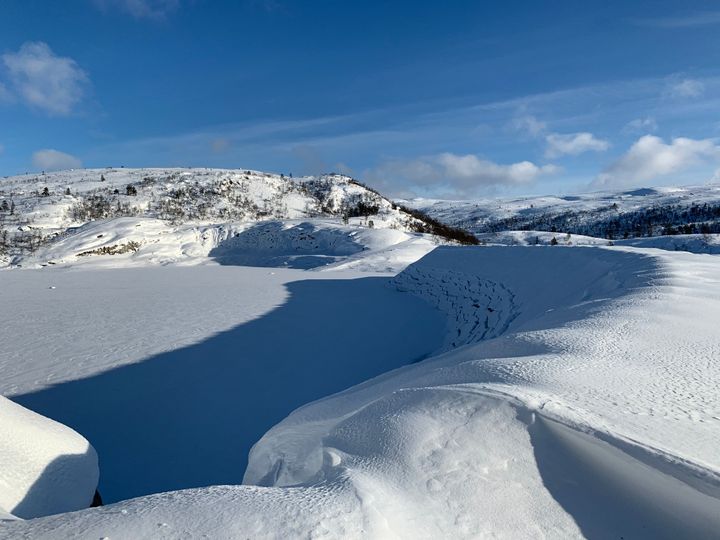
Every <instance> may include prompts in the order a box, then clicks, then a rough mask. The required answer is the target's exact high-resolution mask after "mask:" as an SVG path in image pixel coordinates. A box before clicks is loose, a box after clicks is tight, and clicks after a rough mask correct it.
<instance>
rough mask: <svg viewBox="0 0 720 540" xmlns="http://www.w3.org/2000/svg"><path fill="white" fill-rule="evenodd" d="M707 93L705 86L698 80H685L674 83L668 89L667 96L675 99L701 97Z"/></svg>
mask: <svg viewBox="0 0 720 540" xmlns="http://www.w3.org/2000/svg"><path fill="white" fill-rule="evenodd" d="M703 92H705V85H704V84H703V83H702V82H701V81H698V80H696V79H683V80H681V81H675V82H672V83H671V84H670V85H669V87H668V88H667V91H666V94H667V95H669V96H670V97H674V98H693V97H699V96H701V95H702V94H703Z"/></svg>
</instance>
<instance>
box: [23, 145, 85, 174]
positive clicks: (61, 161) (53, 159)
mask: <svg viewBox="0 0 720 540" xmlns="http://www.w3.org/2000/svg"><path fill="white" fill-rule="evenodd" d="M32 163H33V167H34V168H36V169H39V170H42V171H59V170H63V169H77V168H79V167H82V162H81V161H80V160H79V159H78V158H76V157H75V156H71V155H70V154H66V153H65V152H60V151H59V150H53V149H50V148H47V149H45V150H38V151H37V152H35V153H34V154H33V156H32Z"/></svg>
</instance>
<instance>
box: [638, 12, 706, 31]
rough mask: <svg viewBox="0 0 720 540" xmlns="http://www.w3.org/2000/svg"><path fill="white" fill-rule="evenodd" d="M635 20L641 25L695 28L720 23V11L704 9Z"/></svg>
mask: <svg viewBox="0 0 720 540" xmlns="http://www.w3.org/2000/svg"><path fill="white" fill-rule="evenodd" d="M633 22H635V24H638V25H641V26H650V27H655V28H693V27H696V26H709V25H713V24H720V11H703V12H696V13H688V14H684V15H675V16H670V17H655V18H648V19H637V20H635V21H633Z"/></svg>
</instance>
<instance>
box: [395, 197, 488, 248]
mask: <svg viewBox="0 0 720 540" xmlns="http://www.w3.org/2000/svg"><path fill="white" fill-rule="evenodd" d="M395 207H396V208H398V209H399V210H401V211H402V212H405V213H406V214H410V215H411V216H412V217H414V218H415V221H412V222H411V223H409V226H410V228H411V229H412V230H414V231H415V232H419V233H427V234H434V235H435V236H440V237H441V238H445V239H447V240H452V241H453V242H457V243H459V244H463V245H466V246H477V245H478V244H479V243H480V241H479V240H478V239H477V238H476V237H475V235H473V234H471V233H469V232H467V231H466V230H464V229H460V228H458V227H451V226H450V225H446V224H445V223H441V222H440V221H438V220H437V219H435V218H432V217H430V216H428V215H427V214H426V213H425V212H421V211H420V210H415V209H413V208H408V207H406V206H403V205H401V204H396V205H395Z"/></svg>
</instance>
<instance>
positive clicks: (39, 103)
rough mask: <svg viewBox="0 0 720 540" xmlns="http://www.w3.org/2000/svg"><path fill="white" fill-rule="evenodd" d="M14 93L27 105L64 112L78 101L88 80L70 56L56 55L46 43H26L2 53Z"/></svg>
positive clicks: (48, 110)
mask: <svg viewBox="0 0 720 540" xmlns="http://www.w3.org/2000/svg"><path fill="white" fill-rule="evenodd" d="M2 60H3V63H4V64H5V68H6V69H7V73H8V77H9V79H10V82H11V84H12V87H13V90H14V91H15V93H16V94H17V96H18V97H19V98H20V99H21V100H22V101H24V102H25V103H26V104H27V105H29V106H31V107H35V108H38V109H42V110H44V111H45V112H47V113H49V114H52V115H68V114H70V113H71V112H72V109H73V107H74V106H75V105H77V103H79V102H80V100H81V99H82V97H83V95H84V93H85V86H86V84H87V83H88V77H87V75H86V73H85V72H84V71H83V70H82V69H81V68H80V67H79V66H78V65H77V63H76V62H75V60H73V59H72V58H64V57H60V56H56V55H55V54H54V53H53V51H52V50H51V49H50V47H48V45H47V44H46V43H43V42H41V41H35V42H27V43H24V44H23V45H22V47H20V50H19V51H18V52H14V53H6V54H4V55H3V56H2Z"/></svg>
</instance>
